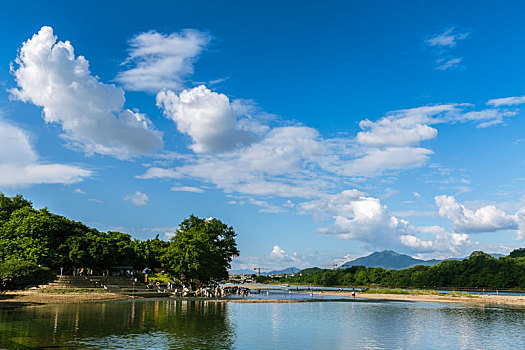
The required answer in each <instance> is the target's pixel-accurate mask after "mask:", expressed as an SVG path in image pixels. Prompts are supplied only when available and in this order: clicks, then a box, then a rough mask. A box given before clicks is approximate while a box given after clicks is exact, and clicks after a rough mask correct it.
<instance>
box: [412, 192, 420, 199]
mask: <svg viewBox="0 0 525 350" xmlns="http://www.w3.org/2000/svg"><path fill="white" fill-rule="evenodd" d="M412 195H414V197H416V198H421V194H419V193H418V192H414V193H412Z"/></svg>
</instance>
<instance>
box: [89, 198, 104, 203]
mask: <svg viewBox="0 0 525 350" xmlns="http://www.w3.org/2000/svg"><path fill="white" fill-rule="evenodd" d="M88 201H90V202H95V203H104V201H101V200H100V199H96V198H90V199H88Z"/></svg>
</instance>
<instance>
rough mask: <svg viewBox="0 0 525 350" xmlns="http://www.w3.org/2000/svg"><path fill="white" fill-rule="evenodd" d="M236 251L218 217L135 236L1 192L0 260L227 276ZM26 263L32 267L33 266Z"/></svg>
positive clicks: (57, 266) (56, 267) (231, 236)
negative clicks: (168, 236) (168, 235)
mask: <svg viewBox="0 0 525 350" xmlns="http://www.w3.org/2000/svg"><path fill="white" fill-rule="evenodd" d="M238 254H239V252H238V250H237V246H236V243H235V232H234V231H233V228H232V227H228V226H226V225H225V224H223V223H222V222H221V221H219V220H217V219H213V220H204V219H199V218H197V217H195V216H193V215H192V216H191V217H190V218H189V219H187V220H185V221H184V222H183V223H182V224H181V225H180V229H179V230H178V231H177V232H176V235H175V236H174V238H173V239H172V240H171V241H170V242H168V241H164V240H161V239H159V237H158V236H157V237H156V238H155V239H148V240H143V241H141V240H138V239H133V238H132V237H131V236H130V235H129V234H126V233H122V232H114V231H109V232H101V231H98V230H96V229H94V228H90V227H88V226H86V225H84V224H83V223H81V222H77V221H73V220H70V219H68V218H66V217H63V216H60V215H57V214H53V213H51V212H50V211H49V210H48V209H47V208H44V209H34V208H33V206H32V203H31V202H30V201H27V200H25V199H24V198H23V197H22V196H20V195H17V196H14V197H8V196H5V195H3V194H2V193H0V263H8V262H10V261H13V260H17V261H24V262H27V263H31V264H33V265H34V266H39V265H40V266H45V267H48V268H50V269H51V270H53V271H55V272H58V271H59V269H60V268H63V269H64V272H67V271H71V270H72V269H74V268H79V267H89V268H91V269H94V271H96V272H97V273H101V272H104V271H106V270H107V269H109V268H111V267H112V266H115V265H120V266H122V265H127V266H130V265H131V266H133V267H134V268H135V269H138V270H142V269H144V268H146V267H148V268H149V269H152V270H159V271H160V270H163V269H164V270H167V271H170V272H172V273H174V276H176V277H181V279H183V280H184V279H187V280H189V279H195V280H199V281H208V280H210V279H222V278H224V277H227V269H228V268H229V267H230V262H231V259H232V258H233V257H234V256H237V255H238ZM33 265H31V266H33Z"/></svg>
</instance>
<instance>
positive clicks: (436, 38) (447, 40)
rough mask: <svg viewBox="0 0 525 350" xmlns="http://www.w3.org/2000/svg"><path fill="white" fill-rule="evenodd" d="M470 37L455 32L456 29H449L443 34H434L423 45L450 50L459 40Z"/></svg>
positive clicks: (468, 34)
mask: <svg viewBox="0 0 525 350" xmlns="http://www.w3.org/2000/svg"><path fill="white" fill-rule="evenodd" d="M469 36H470V33H469V32H463V33H460V32H457V31H456V28H454V27H450V28H448V29H447V30H445V31H444V32H443V33H440V34H435V35H433V36H432V37H430V38H429V39H427V40H425V43H426V44H427V45H428V46H430V47H446V48H452V47H454V46H456V44H457V42H458V41H460V40H465V39H467V38H468V37H469Z"/></svg>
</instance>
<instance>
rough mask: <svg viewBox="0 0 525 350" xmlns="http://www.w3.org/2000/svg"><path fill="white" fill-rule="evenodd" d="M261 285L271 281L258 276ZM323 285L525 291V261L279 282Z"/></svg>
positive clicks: (313, 275)
mask: <svg viewBox="0 0 525 350" xmlns="http://www.w3.org/2000/svg"><path fill="white" fill-rule="evenodd" d="M258 280H259V281H260V282H270V281H271V279H269V278H267V277H262V276H261V277H258ZM284 281H286V283H295V284H311V285H322V286H370V285H377V286H381V287H414V288H440V287H443V288H498V289H512V288H518V289H525V258H512V257H501V258H499V259H496V258H493V257H492V256H490V255H489V254H485V253H483V252H474V253H472V254H471V255H470V257H469V258H468V259H465V260H446V261H443V262H442V263H440V264H438V265H434V266H423V265H419V266H414V267H411V268H408V269H404V270H385V269H383V268H375V267H364V266H352V267H350V268H348V269H336V270H318V271H315V272H310V273H304V274H303V273H302V272H301V273H300V274H296V275H295V276H294V277H289V278H286V279H279V282H284Z"/></svg>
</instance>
